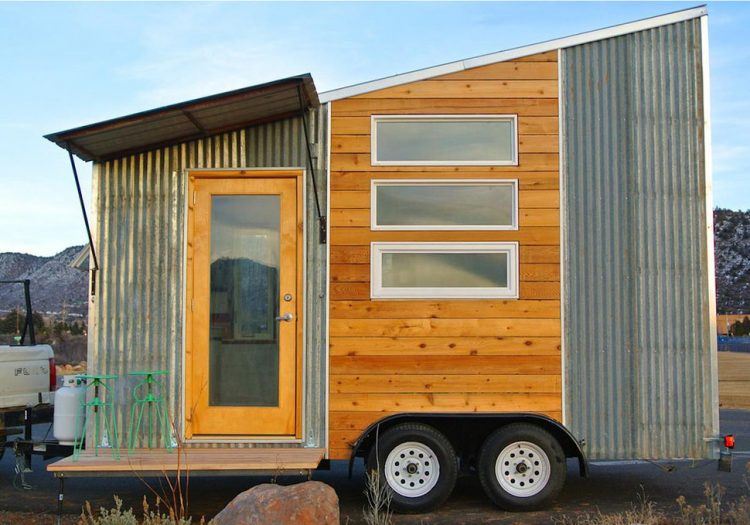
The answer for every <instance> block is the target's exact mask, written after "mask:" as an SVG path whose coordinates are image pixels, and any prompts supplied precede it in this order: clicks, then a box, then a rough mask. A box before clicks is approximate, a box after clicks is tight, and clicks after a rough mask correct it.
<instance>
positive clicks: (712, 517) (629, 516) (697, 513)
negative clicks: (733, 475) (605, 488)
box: [555, 464, 750, 525]
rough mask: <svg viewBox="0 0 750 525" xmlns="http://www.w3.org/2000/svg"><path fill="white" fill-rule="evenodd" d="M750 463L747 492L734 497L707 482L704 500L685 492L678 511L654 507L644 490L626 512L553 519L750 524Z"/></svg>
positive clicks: (638, 524) (632, 524)
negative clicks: (691, 499)
mask: <svg viewBox="0 0 750 525" xmlns="http://www.w3.org/2000/svg"><path fill="white" fill-rule="evenodd" d="M749 476H750V464H748V474H746V475H745V477H744V484H745V489H746V493H745V495H743V496H741V497H740V498H739V499H737V500H736V501H731V502H728V501H725V499H724V495H725V490H724V489H723V488H722V487H721V485H719V484H718V483H717V484H712V483H706V484H705V485H704V490H703V496H704V500H703V502H702V503H701V504H699V505H695V506H693V505H689V504H688V503H687V500H686V499H685V497H684V496H680V497H678V498H677V500H676V504H677V513H676V515H675V514H674V513H671V514H670V513H667V512H663V511H661V510H659V509H657V508H656V506H655V505H654V503H653V502H652V501H650V500H649V499H648V497H647V496H646V494H645V493H641V494H639V495H638V501H637V502H636V503H635V504H634V505H633V506H632V507H631V509H630V510H628V511H626V512H621V513H616V514H604V513H602V512H601V511H596V512H594V513H588V514H584V515H581V516H577V517H574V518H571V517H569V516H563V518H562V519H557V520H555V522H556V523H558V524H559V525H750V477H749Z"/></svg>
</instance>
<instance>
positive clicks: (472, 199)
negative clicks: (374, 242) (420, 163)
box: [372, 180, 517, 230]
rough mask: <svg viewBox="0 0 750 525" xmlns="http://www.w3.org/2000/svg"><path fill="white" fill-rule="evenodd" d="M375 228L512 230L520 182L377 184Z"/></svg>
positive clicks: (405, 182) (375, 186)
mask: <svg viewBox="0 0 750 525" xmlns="http://www.w3.org/2000/svg"><path fill="white" fill-rule="evenodd" d="M372 192H373V203H372V207H373V212H372V213H373V217H372V219H373V221H372V228H373V229H375V230H424V229H431V230H510V229H515V228H516V216H517V213H516V208H517V206H516V182H515V181H436V180H431V181H413V180H412V181H391V180H388V181H386V180H375V181H373V183H372Z"/></svg>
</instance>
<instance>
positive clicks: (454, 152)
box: [370, 115, 518, 166]
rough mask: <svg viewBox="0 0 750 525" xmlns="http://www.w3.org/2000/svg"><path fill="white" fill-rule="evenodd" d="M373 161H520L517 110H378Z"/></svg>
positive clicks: (403, 163)
mask: <svg viewBox="0 0 750 525" xmlns="http://www.w3.org/2000/svg"><path fill="white" fill-rule="evenodd" d="M370 140H371V163H372V165H373V166H517V165H518V117H517V115H372V117H371V134H370Z"/></svg>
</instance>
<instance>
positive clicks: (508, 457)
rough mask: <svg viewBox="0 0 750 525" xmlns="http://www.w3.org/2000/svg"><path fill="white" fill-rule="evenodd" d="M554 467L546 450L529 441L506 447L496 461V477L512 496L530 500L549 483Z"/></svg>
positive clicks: (517, 442)
mask: <svg viewBox="0 0 750 525" xmlns="http://www.w3.org/2000/svg"><path fill="white" fill-rule="evenodd" d="M551 470H552V465H551V464H550V461H549V458H548V457H547V454H546V453H545V452H544V450H542V449H541V447H539V445H536V444H534V443H530V442H528V441H516V442H515V443H511V444H510V445H508V446H507V447H505V448H504V449H503V450H502V451H501V452H500V454H499V455H498V456H497V461H495V476H496V477H497V481H498V482H499V483H500V486H501V487H502V489H503V490H504V491H505V492H507V493H508V494H510V495H512V496H516V497H519V498H528V497H531V496H533V495H535V494H539V492H541V491H542V490H543V489H544V487H546V486H547V483H548V482H549V477H550V472H551Z"/></svg>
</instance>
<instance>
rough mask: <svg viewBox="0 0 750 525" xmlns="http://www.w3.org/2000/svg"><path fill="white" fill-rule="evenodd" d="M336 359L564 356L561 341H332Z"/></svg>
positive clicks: (508, 338) (493, 338) (501, 338)
mask: <svg viewBox="0 0 750 525" xmlns="http://www.w3.org/2000/svg"><path fill="white" fill-rule="evenodd" d="M329 345H330V354H331V355H332V356H349V357H354V356H366V355H381V356H388V355H394V356H416V357H419V356H431V355H434V356H439V355H448V356H462V355H470V356H493V355H553V356H559V355H560V338H559V337H536V336H533V337H512V336H489V337H476V336H471V337H466V336H462V337H367V338H362V337H346V336H343V337H331V338H330V343H329Z"/></svg>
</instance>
